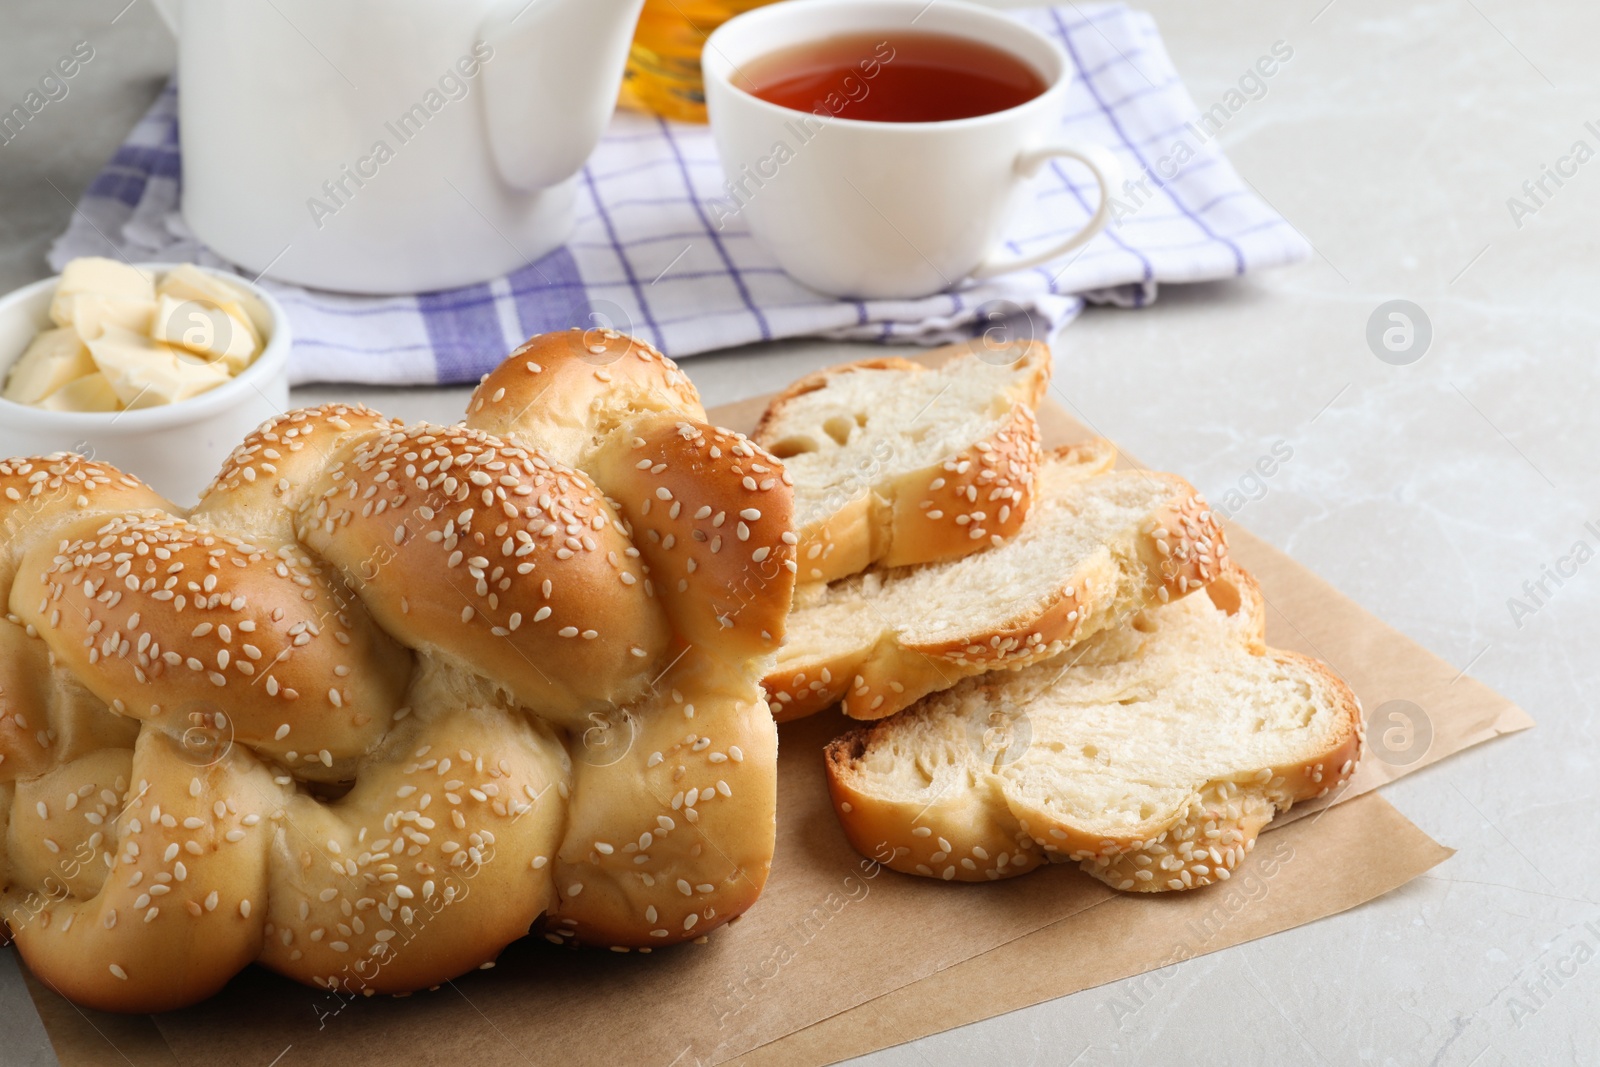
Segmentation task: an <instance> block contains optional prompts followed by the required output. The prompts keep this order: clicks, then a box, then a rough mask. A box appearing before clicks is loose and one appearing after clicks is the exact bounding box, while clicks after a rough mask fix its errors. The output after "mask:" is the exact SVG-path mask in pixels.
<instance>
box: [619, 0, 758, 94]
mask: <svg viewBox="0 0 1600 1067" xmlns="http://www.w3.org/2000/svg"><path fill="white" fill-rule="evenodd" d="M772 2H773V0H645V3H644V11H643V12H641V13H640V15H639V27H638V29H637V30H635V31H634V36H633V47H632V49H631V50H630V51H629V53H628V72H627V74H626V75H625V76H624V77H623V79H622V103H623V104H624V105H625V106H628V107H635V108H641V109H643V110H646V111H653V112H655V113H656V114H658V115H663V116H665V117H666V118H669V119H678V120H680V121H683V122H704V121H705V120H706V96H705V86H704V84H703V83H702V82H701V80H700V50H701V48H703V47H704V46H705V43H706V38H707V37H708V36H710V34H711V31H712V30H714V29H716V28H717V27H718V26H721V25H722V24H723V23H724V22H727V21H728V20H729V19H731V18H733V16H735V15H739V14H743V13H744V12H746V11H749V10H750V9H752V8H757V7H763V6H765V5H766V4H769V3H772Z"/></svg>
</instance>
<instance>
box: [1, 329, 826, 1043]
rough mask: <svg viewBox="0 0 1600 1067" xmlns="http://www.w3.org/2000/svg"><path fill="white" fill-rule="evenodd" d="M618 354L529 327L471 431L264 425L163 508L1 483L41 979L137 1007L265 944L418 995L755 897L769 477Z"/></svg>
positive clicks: (7, 888)
mask: <svg viewBox="0 0 1600 1067" xmlns="http://www.w3.org/2000/svg"><path fill="white" fill-rule="evenodd" d="M703 419H704V411H703V410H702V408H701V406H700V402H699V399H698V397H697V395H696V393H695V390H694V387H693V386H692V385H691V384H690V383H689V381H688V380H687V379H686V378H685V377H684V376H683V375H682V374H681V373H680V372H679V371H678V370H677V368H676V367H675V366H674V365H673V364H672V363H671V362H670V361H669V360H667V359H666V358H665V357H663V356H661V355H660V354H659V353H657V352H655V351H654V350H652V349H650V348H649V347H648V346H646V345H644V344H642V343H641V342H638V341H634V340H631V339H629V338H626V337H623V336H621V335H618V334H615V333H611V332H609V331H608V332H605V333H600V332H597V331H589V332H588V333H580V332H577V331H572V332H570V333H562V334H553V335H548V336H544V337H539V338H535V339H534V340H532V341H530V342H529V343H528V344H527V345H525V346H523V347H522V348H521V349H519V350H518V351H517V352H515V353H514V354H513V355H512V356H511V357H510V358H509V359H508V360H507V361H506V362H505V363H504V365H502V366H501V367H500V368H499V369H498V370H496V371H495V372H494V373H493V374H491V375H489V376H488V377H487V378H486V379H485V381H484V382H483V383H482V385H481V386H480V387H479V389H478V391H477V393H476V394H475V395H474V398H473V400H472V402H471V409H470V412H469V415H468V418H467V420H466V423H465V424H464V425H458V426H429V425H416V426H403V425H400V424H398V423H394V422H390V421H388V420H386V419H384V418H383V417H381V416H379V415H377V414H375V413H374V412H371V411H368V410H366V409H364V408H360V407H347V406H343V405H327V406H324V407H321V408H315V409H310V410H301V411H292V412H289V413H288V414H286V415H283V416H280V417H279V418H277V419H274V420H273V421H271V422H269V423H267V424H265V425H264V426H262V427H261V428H260V429H258V430H257V431H256V432H255V433H254V434H252V435H251V436H250V437H249V438H248V439H247V440H246V441H245V442H244V443H243V444H242V445H241V446H240V447H239V448H238V449H237V450H236V451H235V452H234V453H233V455H232V456H231V457H230V459H229V460H228V462H227V464H226V465H225V467H224V469H223V471H222V472H221V473H220V474H219V475H218V477H217V479H216V480H215V481H214V482H213V483H212V485H211V486H210V487H209V488H208V489H207V491H206V492H205V494H204V495H203V496H202V498H201V500H200V502H199V504H198V506H197V507H195V508H194V509H193V510H192V511H188V512H185V511H183V510H182V509H179V508H176V507H174V506H173V505H171V504H169V503H168V502H167V501H165V500H163V499H161V498H160V497H159V496H158V495H156V494H155V493H154V492H152V491H151V490H149V489H148V488H147V487H145V486H144V485H143V484H142V483H141V482H139V481H138V480H137V479H135V478H133V477H132V476H130V475H127V474H123V473H121V472H119V471H117V470H115V469H113V468H111V467H108V466H106V465H104V464H101V463H97V462H94V461H92V460H89V459H85V458H83V457H79V456H74V455H69V454H58V455H53V456H49V457H44V458H34V459H18V460H9V461H4V462H0V589H3V591H4V592H5V595H6V597H7V600H8V606H9V611H8V613H7V615H6V617H5V621H4V622H3V623H0V830H3V831H4V836H3V839H0V840H3V845H0V889H3V890H4V916H5V919H6V925H7V926H8V927H9V929H10V933H11V935H12V936H13V937H14V938H15V941H16V944H17V946H18V947H19V948H20V950H21V952H22V954H23V956H24V957H25V959H26V960H27V962H28V964H29V966H30V967H31V968H32V969H33V971H34V972H35V973H36V974H37V975H38V976H39V977H40V978H41V979H43V980H44V981H45V982H46V983H47V984H49V985H50V986H51V987H53V988H55V989H57V990H59V991H60V992H61V993H63V994H65V995H66V996H68V997H69V998H71V999H73V1000H75V1001H77V1002H79V1003H81V1004H87V1005H91V1006H93V1007H96V1008H101V1009H107V1010H118V1011H140V1012H145V1011H158V1010H165V1009H170V1008H175V1007H179V1006H182V1005H185V1004H189V1003H192V1002H194V1001H196V1000H199V999H202V998H204V997H206V996H209V995H210V994H211V993H213V992H215V991H216V990H217V989H218V988H220V987H221V986H222V985H223V984H224V983H225V982H227V981H228V979H229V978H230V977H231V976H232V975H233V974H234V973H236V972H237V971H238V970H239V969H240V968H242V967H244V966H245V965H247V964H249V963H251V962H252V961H258V962H260V963H262V964H264V965H265V966H267V967H270V968H272V969H273V970H275V971H278V972H279V973H281V974H284V975H287V976H289V977H291V978H294V979H297V980H299V981H302V982H307V983H313V984H317V985H320V986H323V987H325V988H328V989H333V990H336V991H340V992H344V993H346V994H353V993H373V992H379V993H392V992H403V991H409V990H415V989H419V988H424V987H427V986H431V985H436V984H438V983H440V982H442V981H444V980H445V979H447V978H450V977H452V976H454V975H456V974H459V973H461V972H463V971H466V970H469V969H471V968H473V967H478V966H481V965H485V964H487V963H489V962H490V961H492V960H493V959H494V958H495V957H496V956H497V955H498V954H499V952H500V951H501V950H502V949H503V948H504V947H505V946H506V945H507V944H508V943H510V942H511V941H513V940H515V939H517V938H519V937H521V936H523V935H524V934H526V933H527V932H528V931H529V928H530V926H531V925H533V924H534V923H535V922H540V924H541V926H540V928H541V930H542V932H543V933H544V935H545V936H546V937H548V938H549V939H551V940H554V941H556V942H559V943H566V944H593V945H599V946H608V947H612V948H617V949H624V950H626V949H633V948H638V949H640V950H641V951H648V950H649V949H651V948H653V947H656V946H660V945H668V944H673V943H675V942H679V941H683V940H687V939H693V938H697V937H700V936H701V935H703V934H704V933H706V932H707V931H708V930H710V929H712V928H714V927H716V926H717V925H720V924H721V923H724V922H726V921H728V920H729V919H731V918H733V917H735V916H737V915H739V914H740V913H741V912H743V911H744V910H745V909H746V908H747V907H749V906H750V904H751V903H752V902H753V901H754V900H755V898H756V897H757V895H758V894H759V893H760V892H761V889H762V886H763V884H764V882H765V880H766V877H767V872H768V867H769V864H770V861H771V856H772V848H773V837H774V803H775V798H776V785H775V764H776V750H777V735H776V729H775V727H774V725H773V721H772V717H771V715H770V714H769V712H768V709H767V704H766V700H765V698H764V696H763V694H762V691H761V688H760V684H759V683H760V679H761V677H762V675H763V674H764V673H765V671H766V670H768V669H770V666H771V663H772V660H773V656H774V653H775V650H776V648H777V646H778V643H779V641H780V640H781V639H782V634H783V622H784V618H785V616H786V614H787V611H788V608H789V598H790V593H791V590H792V587H793V581H794V569H795V563H794V546H795V540H796V538H795V535H794V533H793V532H792V530H791V525H790V522H791V490H790V485H789V480H788V478H787V477H786V476H785V474H784V471H783V467H782V465H781V464H780V463H779V462H777V461H776V460H774V459H773V458H772V457H771V456H769V455H768V454H766V453H765V452H764V451H762V450H761V449H760V448H757V447H756V446H754V445H752V444H751V443H750V442H748V441H747V440H745V439H744V438H743V437H741V436H739V435H738V434H734V433H731V432H728V431H725V430H719V429H716V428H714V427H711V426H708V425H706V424H705V423H704V421H703Z"/></svg>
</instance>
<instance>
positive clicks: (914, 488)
mask: <svg viewBox="0 0 1600 1067" xmlns="http://www.w3.org/2000/svg"><path fill="white" fill-rule="evenodd" d="M970 347H971V346H966V345H957V346H951V347H950V348H949V349H945V350H942V351H944V352H946V353H949V354H951V355H953V356H955V357H956V358H960V357H961V356H963V355H966V354H968V352H969V349H970ZM1012 364H1013V365H1014V366H1015V368H1016V370H1017V373H1016V374H1015V375H1014V376H1013V378H1012V379H1011V380H1010V381H1009V382H1008V384H1007V388H1006V391H1005V393H1004V395H1003V396H1001V397H998V398H997V401H998V402H999V403H1003V404H1009V405H1010V410H1009V411H1008V412H1007V414H1006V417H1005V418H1004V419H1003V421H1002V422H1001V424H1000V425H999V426H998V427H997V428H996V429H995V430H994V431H993V432H991V433H990V434H989V435H988V436H986V437H985V438H984V439H983V440H979V441H974V442H972V444H971V445H970V446H969V447H967V448H963V449H961V450H959V451H958V452H956V453H955V454H953V455H949V456H946V457H944V458H942V459H941V460H939V461H938V462H936V463H934V464H932V465H930V466H928V467H924V468H922V469H919V470H914V471H909V472H907V473H904V474H901V475H899V476H897V477H894V478H891V479H883V480H871V483H870V484H866V485H862V486H860V487H859V489H858V491H856V492H853V493H851V494H849V495H846V496H842V497H841V499H839V500H838V501H837V503H836V506H834V507H832V508H830V509H829V511H828V513H827V514H826V515H824V516H823V517H822V518H821V519H820V520H818V521H815V522H812V523H810V524H808V525H807V526H806V527H804V528H802V529H800V530H799V531H798V535H799V538H800V544H799V556H798V560H799V567H800V570H799V575H800V580H801V581H802V582H831V581H835V580H837V579H839V578H843V577H846V576H847V575H851V574H855V573H858V572H859V571H862V570H865V569H866V568H868V567H870V566H874V565H876V566H882V567H900V566H907V565H911V564H917V563H933V562H937V561H940V560H947V559H958V558H960V557H962V556H965V555H970V554H971V553H973V552H978V551H981V550H983V549H985V548H990V547H993V546H995V545H998V544H1001V543H1002V542H1004V541H1005V540H1007V539H1008V538H1010V537H1012V536H1013V535H1015V534H1016V532H1017V531H1018V530H1020V529H1021V528H1022V524H1023V522H1024V521H1025V520H1026V518H1027V513H1028V509H1029V507H1030V505H1031V504H1032V492H1033V481H1034V475H1035V473H1036V471H1037V470H1038V467H1039V463H1040V459H1041V454H1040V446H1039V427H1038V422H1037V419H1036V418H1035V416H1034V409H1035V408H1036V407H1037V406H1038V404H1039V401H1040V399H1041V398H1042V397H1043V395H1044V391H1045V389H1046V388H1047V387H1048V386H1049V382H1050V350H1049V348H1048V346H1046V345H1044V344H1042V343H1038V342H1031V343H1029V344H1028V345H1027V346H1025V347H1024V348H1023V349H1022V351H1021V354H1020V355H1019V356H1018V357H1017V358H1016V359H1015V360H1013V361H1012ZM883 370H887V371H897V372H902V373H907V374H913V375H920V374H926V373H930V368H929V367H927V366H925V365H924V364H921V363H914V362H912V361H910V360H907V359H902V358H900V357H898V356H883V357H877V358H873V359H864V360H858V361H856V362H853V363H845V364H840V365H838V366H835V367H829V368H827V369H826V370H822V371H818V372H816V373H814V374H810V375H807V376H806V377H804V378H801V379H800V380H799V381H797V382H795V383H794V384H793V385H791V386H790V387H789V388H787V389H785V390H784V391H783V392H781V393H779V394H778V395H777V396H776V397H774V398H773V400H772V401H771V402H770V403H769V404H768V405H767V409H766V411H765V412H764V413H763V414H762V416H761V420H760V421H759V422H758V423H757V424H756V429H755V432H754V433H753V434H752V437H754V439H755V440H757V441H759V442H760V443H761V444H763V445H765V446H767V447H769V448H773V449H777V448H778V447H779V445H780V444H782V440H781V439H782V428H781V422H782V420H783V419H784V418H785V417H786V416H787V409H788V408H789V406H790V405H791V404H792V403H793V402H794V401H795V400H797V399H798V398H800V397H803V396H806V395H807V394H809V393H814V392H816V391H818V390H820V389H824V388H827V387H828V386H829V385H830V384H832V383H834V382H836V381H838V380H839V379H841V378H844V377H847V376H849V375H853V374H859V373H863V372H867V371H883ZM803 488H804V487H802V489H803Z"/></svg>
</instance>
